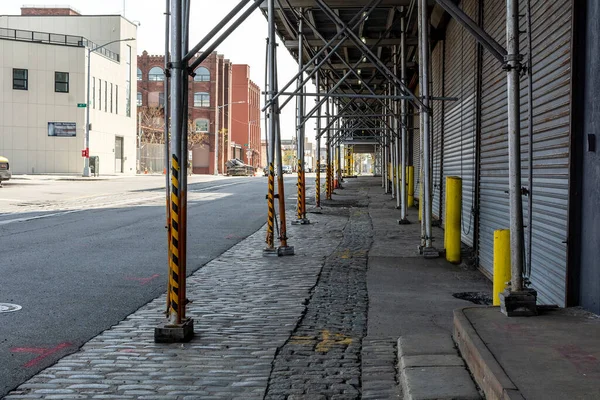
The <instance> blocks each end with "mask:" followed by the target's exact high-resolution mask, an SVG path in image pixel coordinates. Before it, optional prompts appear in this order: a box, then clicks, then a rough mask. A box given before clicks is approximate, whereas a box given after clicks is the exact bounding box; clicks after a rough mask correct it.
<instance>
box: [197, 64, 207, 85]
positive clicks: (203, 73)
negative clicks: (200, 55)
mask: <svg viewBox="0 0 600 400" xmlns="http://www.w3.org/2000/svg"><path fill="white" fill-rule="evenodd" d="M194 72H195V73H196V76H194V82H208V81H210V71H209V70H208V69H207V68H204V67H198V68H196V71H194Z"/></svg>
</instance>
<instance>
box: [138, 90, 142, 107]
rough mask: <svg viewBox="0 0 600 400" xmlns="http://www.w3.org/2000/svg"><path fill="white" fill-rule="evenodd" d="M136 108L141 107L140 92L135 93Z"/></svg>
mask: <svg viewBox="0 0 600 400" xmlns="http://www.w3.org/2000/svg"><path fill="white" fill-rule="evenodd" d="M137 106H138V107H141V106H142V92H137Z"/></svg>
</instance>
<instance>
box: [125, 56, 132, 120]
mask: <svg viewBox="0 0 600 400" xmlns="http://www.w3.org/2000/svg"><path fill="white" fill-rule="evenodd" d="M125 114H126V115H127V117H129V118H131V46H129V45H127V76H126V80H125Z"/></svg>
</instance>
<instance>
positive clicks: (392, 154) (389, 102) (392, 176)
mask: <svg viewBox="0 0 600 400" xmlns="http://www.w3.org/2000/svg"><path fill="white" fill-rule="evenodd" d="M387 92H388V93H387V94H388V96H391V95H392V85H388V88H387ZM391 105H392V99H388V100H387V104H386V107H388V108H391V107H390V106H391ZM384 118H385V119H386V125H387V126H388V136H389V138H390V142H389V143H390V168H391V170H390V187H391V189H392V199H395V198H396V153H395V148H396V139H395V137H394V132H392V130H395V129H390V127H393V125H392V124H393V122H392V117H391V116H389V115H388V116H386V117H384Z"/></svg>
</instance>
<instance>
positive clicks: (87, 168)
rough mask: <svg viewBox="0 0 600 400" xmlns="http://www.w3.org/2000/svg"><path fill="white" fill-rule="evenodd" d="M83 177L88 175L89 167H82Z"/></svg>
mask: <svg viewBox="0 0 600 400" xmlns="http://www.w3.org/2000/svg"><path fill="white" fill-rule="evenodd" d="M82 176H84V177H85V178H89V177H90V167H83V175H82Z"/></svg>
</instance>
